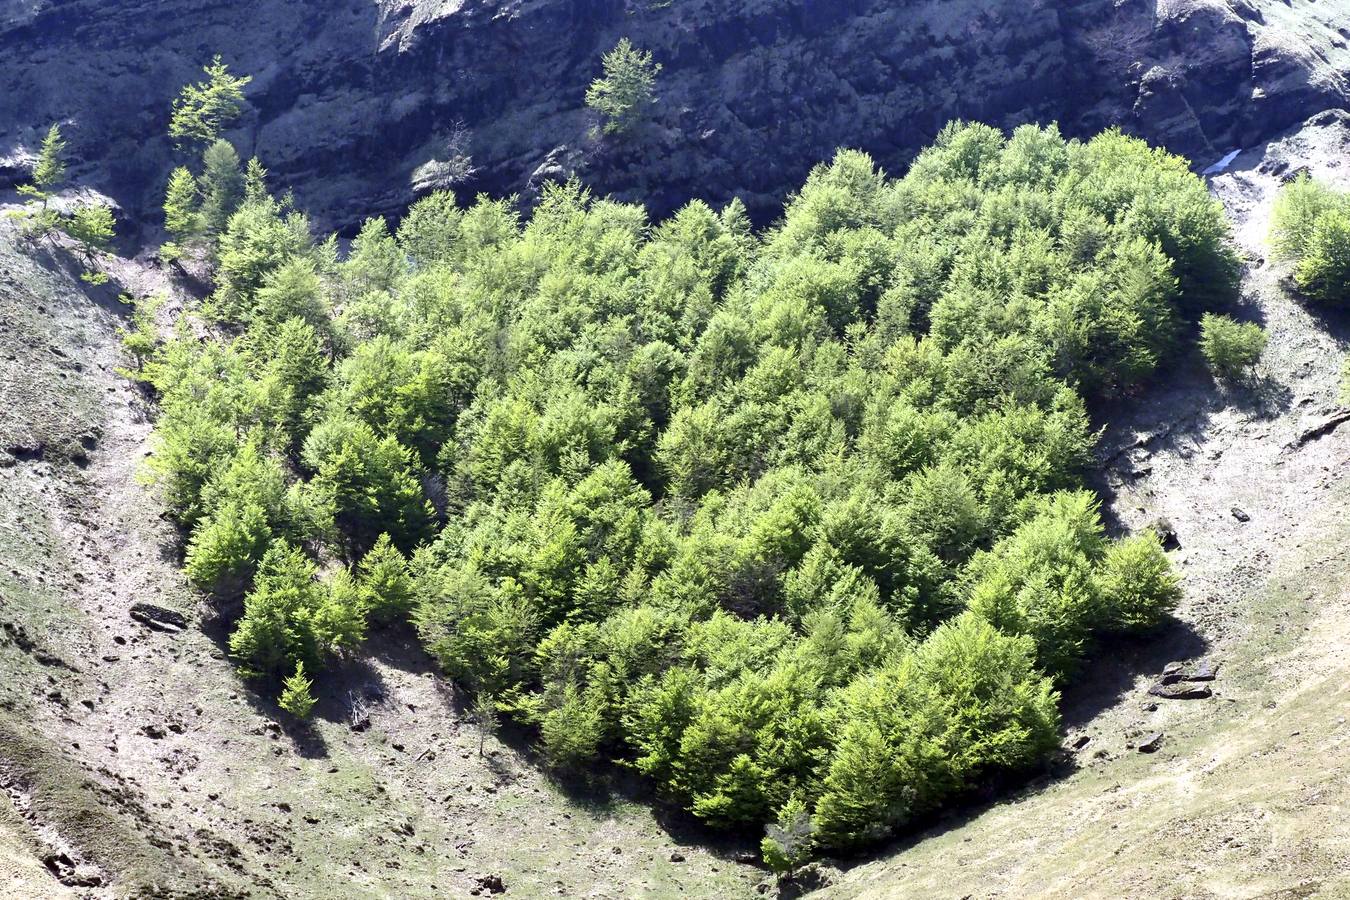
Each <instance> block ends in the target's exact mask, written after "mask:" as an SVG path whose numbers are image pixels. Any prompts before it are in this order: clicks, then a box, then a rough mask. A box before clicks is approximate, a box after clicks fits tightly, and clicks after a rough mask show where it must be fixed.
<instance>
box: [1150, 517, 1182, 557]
mask: <svg viewBox="0 0 1350 900" xmlns="http://www.w3.org/2000/svg"><path fill="white" fill-rule="evenodd" d="M1153 532H1154V533H1155V534H1156V535H1158V540H1159V541H1160V542H1161V543H1162V548H1163V549H1164V550H1180V549H1181V539H1180V538H1178V537H1177V532H1176V529H1175V528H1173V527H1172V523H1171V522H1169V521H1167V520H1166V519H1159V520H1158V521H1156V522H1154V523H1153Z"/></svg>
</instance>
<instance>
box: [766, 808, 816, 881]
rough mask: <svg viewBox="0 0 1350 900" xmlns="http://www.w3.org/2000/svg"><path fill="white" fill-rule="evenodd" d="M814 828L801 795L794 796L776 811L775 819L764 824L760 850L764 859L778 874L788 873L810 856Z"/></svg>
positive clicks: (797, 867) (812, 847) (806, 860)
mask: <svg viewBox="0 0 1350 900" xmlns="http://www.w3.org/2000/svg"><path fill="white" fill-rule="evenodd" d="M814 833H815V828H814V826H813V825H812V824H811V813H810V811H809V810H808V808H807V806H806V802H805V801H804V800H802V798H801V797H793V798H792V799H791V800H789V801H788V802H787V803H785V804H783V808H782V809H780V810H779V811H778V820H777V821H776V822H775V823H774V824H772V825H768V826H765V835H764V840H763V841H761V842H760V852H761V854H762V855H763V857H764V863H765V865H767V866H768V867H769V868H770V869H772V870H773V871H775V872H777V873H778V874H779V875H791V874H792V873H793V872H794V871H796V870H797V869H799V868H801V866H802V865H803V864H805V863H806V862H808V861H809V860H810V858H811V851H812V850H813V849H814V842H813V840H812V838H813V836H814Z"/></svg>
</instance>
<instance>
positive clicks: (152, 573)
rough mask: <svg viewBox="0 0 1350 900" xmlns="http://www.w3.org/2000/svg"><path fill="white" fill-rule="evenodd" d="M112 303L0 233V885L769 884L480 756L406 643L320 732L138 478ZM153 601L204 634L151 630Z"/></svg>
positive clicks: (609, 894) (560, 888) (616, 889)
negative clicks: (209, 587)
mask: <svg viewBox="0 0 1350 900" xmlns="http://www.w3.org/2000/svg"><path fill="white" fill-rule="evenodd" d="M0 229H8V226H4V225H2V224H0ZM114 275H115V276H116V277H117V278H119V279H120V280H122V281H123V283H124V284H125V285H126V286H127V287H128V288H129V289H131V290H135V291H149V290H155V289H159V288H162V287H164V286H163V285H161V284H157V283H156V282H155V279H154V278H153V277H152V276H150V275H147V274H146V273H145V272H144V271H143V270H141V269H140V268H139V267H137V266H136V265H134V264H129V263H122V264H119V265H118V266H117V268H116V270H115V271H114ZM115 296H116V294H115V292H113V291H112V290H111V289H110V288H109V289H106V290H105V292H104V293H100V294H98V295H97V296H94V297H91V296H87V295H86V291H85V289H84V286H83V285H81V283H80V282H79V281H78V280H75V279H74V278H73V277H72V275H71V273H68V272H65V271H63V270H62V269H61V265H60V263H59V261H57V260H54V259H52V258H50V256H49V255H48V254H45V253H44V254H43V255H42V260H41V263H38V262H34V261H32V260H30V259H27V258H24V257H23V256H21V255H20V254H18V253H16V251H15V248H14V246H13V236H12V234H11V233H9V232H8V230H0V786H2V787H3V788H4V789H5V792H6V793H7V796H8V798H9V799H8V801H7V800H6V799H5V796H4V795H0V896H4V897H6V898H10V897H13V898H49V897H63V896H69V895H72V894H73V895H74V896H79V897H91V898H92V897H98V898H103V897H119V898H120V897H137V898H139V897H158V896H176V897H194V898H195V897H209V896H245V895H247V896H250V897H262V898H266V897H285V898H311V897H322V898H327V897H333V896H340V897H342V898H344V900H345V898H349V897H351V898H362V897H399V898H418V897H444V896H467V895H468V894H469V893H471V892H473V891H475V890H476V891H479V892H481V893H483V894H487V893H490V892H491V890H492V889H493V888H494V887H501V886H504V887H505V888H506V889H507V890H509V891H510V893H511V895H512V896H523V897H533V896H551V895H558V896H568V897H576V896H589V897H597V898H626V897H631V896H635V895H638V896H650V897H670V896H677V895H685V896H745V895H748V894H749V893H750V892H751V887H752V883H753V882H754V881H755V880H757V879H758V878H760V874H759V872H758V871H757V870H755V869H753V868H750V867H748V866H746V865H744V864H743V863H737V862H734V861H732V860H731V859H730V858H727V859H723V858H719V856H718V855H716V854H715V853H714V852H712V851H711V850H709V849H708V848H707V846H706V844H705V843H703V837H702V836H701V835H699V834H697V833H686V832H685V831H682V830H681V829H682V828H684V826H683V825H681V824H680V820H676V821H675V822H673V823H671V822H666V823H663V822H662V821H660V820H659V818H658V817H661V816H662V815H663V814H662V813H661V812H660V810H659V809H654V808H653V807H652V806H651V804H649V803H646V802H642V803H635V802H631V801H625V800H623V799H622V798H616V799H613V800H604V799H597V798H596V797H595V796H594V792H590V794H589V795H588V797H587V799H586V800H584V801H576V800H573V799H569V797H568V796H567V795H566V794H565V793H564V792H563V791H562V790H561V789H560V788H558V787H556V786H554V785H552V784H550V783H548V782H547V781H546V780H545V779H544V777H543V776H542V775H541V774H540V770H539V768H538V767H537V766H535V765H533V764H532V763H530V762H529V761H527V760H526V759H524V758H523V757H522V756H521V755H520V753H519V752H518V750H516V749H512V747H511V746H508V745H506V744H503V743H501V742H499V741H496V740H493V739H489V740H488V741H487V742H486V748H485V749H486V755H484V756H481V757H480V756H479V736H478V732H477V729H476V728H475V727H474V726H472V725H470V724H468V723H467V722H466V719H465V717H464V716H463V715H462V714H461V713H460V712H459V711H458V709H457V707H456V706H455V703H454V698H453V696H452V694H451V692H450V690H449V688H448V686H447V685H446V684H445V683H444V682H443V681H442V680H441V679H439V678H437V677H436V676H434V675H433V674H432V673H431V672H430V669H429V665H428V661H427V660H426V659H425V657H424V656H422V655H421V654H420V652H418V651H417V650H416V649H415V648H414V647H413V646H412V641H411V639H410V637H409V636H408V635H400V634H384V635H381V636H379V637H377V639H376V641H375V645H374V647H375V652H374V656H373V658H371V659H369V660H368V661H366V662H364V663H362V664H360V665H355V664H354V665H353V666H352V667H351V668H350V669H349V670H347V671H344V672H342V673H340V675H339V676H338V677H337V678H336V679H335V681H334V683H333V684H332V685H331V686H327V687H326V689H327V691H328V693H326V694H325V695H323V696H322V697H321V698H320V706H319V708H318V710H317V712H318V717H317V719H316V724H315V726H314V728H313V730H312V731H307V732H304V733H286V732H283V730H282V729H281V728H280V727H279V726H278V725H277V724H275V722H276V721H277V719H278V716H277V710H276V708H275V706H273V705H272V704H270V703H267V702H263V701H260V700H259V699H258V698H257V697H256V695H255V694H254V693H253V692H252V691H251V690H250V688H249V687H248V686H247V685H245V684H244V683H242V682H241V680H240V679H239V677H238V675H237V674H236V672H235V671H234V669H233V668H232V666H231V665H230V663H229V662H228V661H227V660H226V658H225V655H224V653H223V652H222V645H221V644H220V643H219V641H220V640H221V635H220V629H219V628H216V627H214V626H213V625H212V621H211V617H210V615H209V611H208V610H206V609H205V608H203V606H202V605H201V604H200V603H199V601H198V599H197V598H196V597H195V595H193V594H192V593H190V592H189V590H188V589H187V587H186V585H185V583H184V582H183V579H182V577H181V575H180V573H179V571H178V570H177V560H176V554H177V552H178V550H177V537H176V535H175V533H174V531H173V529H172V528H171V526H170V525H168V524H167V523H166V522H165V521H164V520H162V519H161V517H160V507H159V505H158V504H157V503H156V502H155V501H154V499H153V496H152V494H151V493H150V492H148V491H147V489H146V488H145V487H143V486H142V485H141V484H140V483H139V482H138V480H137V469H138V467H139V466H140V464H141V461H142V460H143V459H144V457H145V455H146V453H147V451H148V449H149V444H148V441H149V438H150V432H151V425H150V423H149V422H148V421H147V419H146V416H145V415H144V412H145V404H144V401H143V399H142V398H141V396H140V395H139V393H138V391H137V390H136V389H134V388H133V387H132V386H131V384H130V383H129V382H128V381H126V380H125V379H122V378H120V377H119V376H118V375H117V374H116V372H115V369H116V367H117V366H118V365H119V364H121V363H122V362H123V360H122V359H121V357H120V356H119V352H118V346H117V338H116V334H115V328H116V326H117V324H118V323H119V321H120V319H119V317H120V316H121V315H122V314H123V312H124V310H123V309H122V307H121V305H120V304H119V303H117V301H116V300H115V299H114V298H115ZM171 312H172V310H168V311H167V313H166V314H168V313H171ZM146 602H148V603H151V604H154V605H155V606H157V607H160V608H163V609H165V610H168V611H170V613H173V612H177V613H179V614H180V615H181V616H183V618H184V620H185V625H186V627H185V628H183V629H182V630H173V629H172V626H170V629H171V630H167V631H166V630H156V629H153V628H150V627H148V626H147V625H145V624H142V623H141V622H138V621H136V620H134V619H133V618H132V617H131V616H130V614H129V613H130V611H131V609H132V607H133V605H134V604H137V603H146ZM204 618H205V624H203V619H204ZM326 685H327V681H326ZM353 702H355V705H357V706H358V707H361V708H363V709H364V710H365V711H366V713H367V714H368V716H369V723H370V724H369V726H368V727H365V728H364V729H363V730H355V729H353V728H352V727H351V708H352V705H353ZM696 842H699V843H696ZM727 852H728V853H730V851H729V850H728V851H727ZM493 876H497V877H499V878H500V879H501V882H500V883H499V882H496V881H494V880H493Z"/></svg>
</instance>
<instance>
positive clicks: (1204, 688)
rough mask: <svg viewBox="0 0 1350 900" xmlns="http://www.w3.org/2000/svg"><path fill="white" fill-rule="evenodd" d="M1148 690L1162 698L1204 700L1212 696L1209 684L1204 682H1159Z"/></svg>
mask: <svg viewBox="0 0 1350 900" xmlns="http://www.w3.org/2000/svg"><path fill="white" fill-rule="evenodd" d="M1148 692H1149V693H1150V694H1152V695H1153V696H1154V697H1162V698H1163V699H1164V700H1204V699H1205V698H1207V697H1210V696H1213V693H1214V692H1213V691H1211V690H1210V689H1209V685H1205V684H1187V683H1184V682H1179V683H1177V684H1163V683H1161V682H1159V683H1158V684H1155V685H1154V686H1153V687H1151V688H1149V689H1148Z"/></svg>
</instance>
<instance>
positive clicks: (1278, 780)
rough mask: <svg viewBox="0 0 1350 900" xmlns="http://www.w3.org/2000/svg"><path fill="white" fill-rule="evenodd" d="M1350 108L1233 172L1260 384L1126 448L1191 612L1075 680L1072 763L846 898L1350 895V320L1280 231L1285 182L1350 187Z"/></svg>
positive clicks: (1133, 500)
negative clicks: (1171, 546)
mask: <svg viewBox="0 0 1350 900" xmlns="http://www.w3.org/2000/svg"><path fill="white" fill-rule="evenodd" d="M1348 121H1350V120H1347V118H1346V117H1345V116H1343V115H1341V114H1326V115H1323V116H1320V117H1317V118H1316V119H1314V122H1316V123H1320V124H1313V125H1311V126H1310V127H1308V128H1305V129H1303V130H1302V131H1301V132H1300V133H1298V134H1296V135H1294V136H1292V137H1288V138H1286V139H1283V140H1280V141H1278V142H1275V143H1273V144H1272V145H1270V146H1269V147H1268V148H1265V149H1264V150H1262V149H1257V150H1254V151H1251V152H1248V153H1244V154H1243V155H1241V156H1239V157H1238V158H1237V160H1236V161H1235V163H1234V166H1233V168H1232V170H1230V172H1228V173H1225V174H1222V175H1219V176H1217V177H1216V178H1215V179H1214V191H1215V193H1216V194H1217V195H1218V196H1219V197H1220V198H1221V199H1222V200H1223V202H1224V204H1225V205H1226V207H1227V208H1228V210H1229V212H1230V214H1231V216H1232V218H1233V221H1234V223H1235V229H1236V233H1237V237H1238V240H1239V242H1240V244H1241V246H1242V247H1243V249H1244V250H1245V251H1246V253H1247V255H1248V257H1249V260H1250V262H1249V266H1248V271H1247V274H1246V277H1245V279H1244V290H1243V306H1242V309H1241V313H1243V314H1245V315H1247V316H1249V317H1250V318H1252V319H1255V320H1257V321H1262V322H1263V323H1264V324H1265V327H1266V328H1267V329H1268V331H1269V335H1270V347H1269V349H1268V350H1267V352H1266V354H1265V356H1264V358H1263V360H1262V363H1261V364H1260V366H1259V368H1258V371H1257V375H1258V378H1257V380H1256V382H1255V383H1254V384H1253V385H1252V386H1250V387H1249V388H1245V389H1240V390H1235V391H1232V392H1231V393H1224V392H1219V391H1216V390H1215V389H1214V387H1213V385H1212V384H1211V383H1210V382H1209V380H1208V378H1207V377H1206V376H1205V375H1204V374H1203V371H1202V370H1201V369H1200V367H1199V365H1198V362H1197V363H1196V364H1194V365H1192V366H1191V367H1190V369H1189V370H1188V371H1185V372H1183V373H1182V376H1181V377H1180V378H1179V379H1178V380H1177V381H1176V382H1175V383H1174V384H1172V385H1171V386H1169V387H1167V388H1165V389H1162V390H1159V391H1156V392H1155V393H1153V394H1152V395H1150V396H1149V397H1148V398H1147V399H1146V400H1145V402H1143V403H1141V404H1139V405H1137V406H1134V407H1132V408H1129V409H1126V410H1123V411H1121V413H1122V415H1121V417H1120V418H1119V421H1118V422H1117V424H1116V425H1114V426H1113V427H1112V428H1111V430H1110V432H1109V433H1108V435H1107V436H1106V438H1105V440H1104V441H1103V445H1102V446H1103V454H1104V457H1105V458H1106V459H1107V467H1106V477H1107V479H1108V480H1109V484H1108V485H1107V486H1106V489H1107V492H1108V496H1109V497H1110V510H1111V511H1112V513H1113V514H1114V515H1115V516H1116V517H1117V518H1118V519H1119V520H1120V521H1121V522H1122V523H1124V524H1125V525H1126V526H1128V527H1130V528H1136V529H1137V528H1142V527H1147V526H1148V525H1149V524H1150V523H1152V522H1154V521H1156V520H1158V519H1159V518H1163V519H1166V520H1168V521H1169V522H1170V523H1171V526H1172V528H1173V529H1174V531H1175V534H1176V536H1177V539H1178V540H1179V541H1180V548H1179V549H1178V550H1177V551H1176V552H1175V559H1176V561H1177V563H1178V565H1179V568H1180V570H1181V572H1182V573H1183V574H1184V576H1185V589H1186V599H1185V602H1184V605H1183V606H1182V608H1181V609H1180V610H1179V611H1178V613H1177V618H1178V622H1177V624H1176V627H1175V628H1173V629H1171V630H1170V631H1169V632H1168V633H1167V634H1166V635H1164V636H1163V638H1162V640H1161V641H1155V642H1150V643H1146V644H1141V645H1139V646H1132V647H1125V648H1122V651H1121V653H1120V654H1119V655H1118V657H1117V659H1116V660H1115V662H1114V663H1112V664H1110V665H1107V666H1102V667H1098V669H1097V671H1096V672H1095V674H1096V675H1097V678H1096V683H1095V684H1094V685H1093V686H1091V687H1089V688H1087V689H1085V690H1083V691H1080V692H1077V693H1076V694H1071V695H1070V697H1069V698H1068V699H1069V705H1068V715H1067V720H1068V725H1069V729H1068V733H1067V735H1066V739H1065V747H1066V751H1068V753H1069V754H1070V756H1071V759H1072V764H1071V767H1075V768H1076V771H1073V773H1072V774H1071V775H1068V776H1067V777H1064V778H1062V779H1059V780H1054V781H1048V782H1047V783H1045V784H1042V785H1038V786H1035V787H1033V788H1032V789H1029V790H1027V791H1025V792H1024V793H1022V794H1021V795H1019V796H1017V797H1015V798H1013V799H1012V800H1010V801H1008V802H1002V803H998V804H997V805H994V806H991V807H989V808H988V809H984V810H981V811H977V812H975V813H973V814H970V815H969V816H968V817H966V818H954V819H952V820H950V821H947V822H944V823H943V824H941V825H940V826H939V827H937V828H935V829H933V830H932V831H930V832H929V833H927V834H924V835H921V836H919V837H917V838H915V839H914V840H913V841H911V842H909V843H908V844H907V845H906V846H905V847H904V848H902V849H899V850H897V851H894V852H893V853H892V854H890V855H888V856H887V857H886V858H884V859H881V860H879V861H876V862H872V863H868V864H866V865H863V866H860V867H858V868H856V869H854V870H852V871H851V872H849V873H847V875H846V876H845V877H844V878H843V880H842V882H841V883H840V884H838V885H836V886H835V887H834V888H833V889H831V890H830V892H829V894H828V895H829V896H837V897H878V898H880V897H896V896H922V897H934V898H960V897H1028V896H1036V897H1065V898H1070V897H1072V898H1078V897H1162V896H1168V897H1196V898H1201V897H1203V898H1209V897H1277V896H1278V897H1312V896H1317V897H1343V896H1346V895H1347V893H1350V823H1347V821H1346V819H1345V815H1344V813H1345V810H1346V809H1347V808H1350V781H1347V780H1346V778H1345V772H1346V771H1347V769H1348V768H1350V721H1347V720H1348V719H1350V689H1348V688H1347V685H1348V684H1350V649H1348V648H1350V555H1347V553H1346V549H1345V548H1346V546H1347V544H1348V543H1350V522H1347V519H1346V515H1345V511H1346V509H1347V508H1350V424H1346V425H1341V426H1340V427H1335V426H1336V423H1338V422H1339V421H1341V420H1342V419H1344V418H1345V411H1344V409H1343V407H1341V406H1339V405H1338V403H1337V400H1336V398H1337V380H1338V376H1339V372H1340V367H1341V362H1342V360H1343V359H1344V356H1345V352H1346V349H1347V339H1348V338H1350V318H1347V317H1346V316H1345V314H1344V313H1341V314H1339V315H1330V314H1327V315H1324V314H1322V313H1319V312H1317V311H1313V310H1309V309H1308V308H1306V307H1305V306H1303V305H1302V304H1300V303H1298V302H1296V301H1295V300H1293V299H1291V297H1290V296H1289V294H1288V292H1287V291H1286V290H1285V288H1284V287H1283V286H1282V282H1281V276H1282V275H1283V274H1284V273H1285V267H1284V266H1281V265H1279V264H1273V263H1271V262H1270V261H1269V260H1267V259H1266V253H1267V251H1266V247H1265V238H1266V234H1267V230H1268V227H1269V217H1270V210H1271V204H1272V201H1273V198H1274V195H1275V192H1276V190H1277V188H1278V186H1279V184H1280V176H1281V175H1287V174H1288V173H1289V172H1291V171H1293V170H1295V169H1297V168H1298V167H1300V166H1303V165H1307V166H1309V167H1310V168H1311V170H1312V171H1313V173H1314V174H1315V175H1317V176H1318V177H1324V178H1327V179H1328V180H1330V181H1331V182H1332V183H1335V184H1338V185H1339V186H1340V187H1346V186H1347V185H1350V167H1347V165H1346V161H1347V159H1348V158H1350V157H1347V149H1350V127H1347V122H1348ZM1173 660H1176V661H1186V662H1188V664H1189V665H1191V666H1197V667H1198V666H1199V665H1200V664H1201V661H1202V660H1204V661H1208V662H1209V665H1210V667H1211V668H1217V678H1215V680H1213V681H1212V682H1194V683H1192V684H1193V685H1195V686H1204V685H1208V686H1210V687H1211V688H1212V692H1213V696H1211V697H1208V698H1201V699H1193V700H1169V699H1160V698H1157V697H1154V696H1151V695H1150V694H1149V693H1148V690H1149V688H1150V686H1151V685H1153V684H1154V683H1156V682H1157V681H1158V680H1159V677H1160V675H1161V673H1162V670H1163V667H1164V665H1165V664H1166V663H1167V662H1169V661H1173ZM1159 734H1161V738H1160V739H1159V746H1158V747H1157V748H1156V749H1155V750H1154V752H1152V753H1151V754H1148V753H1141V752H1140V751H1139V749H1136V748H1139V747H1142V746H1145V745H1146V744H1147V742H1148V741H1149V740H1150V739H1151V738H1153V737H1154V736H1156V735H1159Z"/></svg>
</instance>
